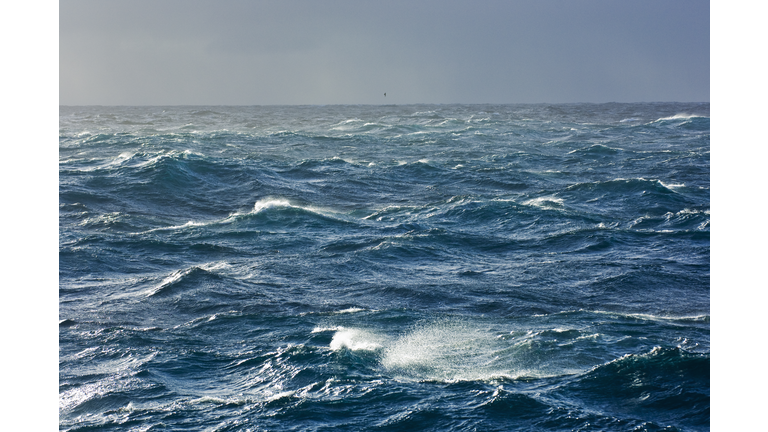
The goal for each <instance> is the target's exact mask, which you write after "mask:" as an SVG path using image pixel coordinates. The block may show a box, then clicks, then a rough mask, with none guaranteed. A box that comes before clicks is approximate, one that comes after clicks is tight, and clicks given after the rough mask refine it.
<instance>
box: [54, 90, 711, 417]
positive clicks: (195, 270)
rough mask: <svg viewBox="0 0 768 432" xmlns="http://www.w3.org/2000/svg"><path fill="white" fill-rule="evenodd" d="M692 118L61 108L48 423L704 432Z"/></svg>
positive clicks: (612, 107)
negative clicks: (55, 341) (54, 403)
mask: <svg viewBox="0 0 768 432" xmlns="http://www.w3.org/2000/svg"><path fill="white" fill-rule="evenodd" d="M709 314H710V118H709V103H637V104H613V103H611V104H540V105H382V106H371V105H360V106H353V105H347V106H251V107H225V106H207V107H202V106H173V107H159V106H158V107H154V106H153V107H67V106H62V107H60V109H59V383H58V388H59V427H60V429H61V430H62V431H86V430H99V431H156V430H157V431H189V430H200V431H245V430H251V431H291V430H293V431H369V430H370V431H373V430H376V431H379V430H380V431H412V430H420V431H517V430H519V431H708V430H709V428H710V426H709V422H710V315H709Z"/></svg>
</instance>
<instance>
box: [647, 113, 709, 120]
mask: <svg viewBox="0 0 768 432" xmlns="http://www.w3.org/2000/svg"><path fill="white" fill-rule="evenodd" d="M693 118H706V119H708V118H709V116H705V115H701V114H675V115H673V116H669V117H662V118H660V119H657V120H655V121H657V122H659V121H665V120H690V119H693Z"/></svg>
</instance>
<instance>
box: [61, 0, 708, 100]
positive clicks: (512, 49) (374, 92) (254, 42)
mask: <svg viewBox="0 0 768 432" xmlns="http://www.w3.org/2000/svg"><path fill="white" fill-rule="evenodd" d="M709 62H710V59H709V2H707V1H691V0H677V1H667V0H664V1H657V0H642V1H635V0H627V1H609V0H579V1H564V0H535V1H479V2H469V1H445V0H442V1H386V2H373V1H347V0H334V1H297V0H292V1H233V0H224V1H197V0H161V1H158V0H152V1H143V0H138V1H137V0H131V1H127V0H124V1H102V0H63V1H61V2H60V3H59V103H60V104H62V105H89V104H100V105H186V104H193V105H197V104H211V105H268V104H357V103H362V104H382V103H397V104H406V103H535V102H552V103H557V102H611V101H615V102H643V101H679V102H708V101H709V79H710V73H709ZM384 92H386V93H387V96H386V98H385V97H384Z"/></svg>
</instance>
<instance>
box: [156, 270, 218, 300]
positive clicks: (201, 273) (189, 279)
mask: <svg viewBox="0 0 768 432" xmlns="http://www.w3.org/2000/svg"><path fill="white" fill-rule="evenodd" d="M227 266H228V264H227V263H225V262H212V263H208V264H204V265H201V266H192V267H189V268H186V269H182V270H176V271H174V272H173V273H171V274H170V275H168V276H166V277H165V278H164V279H163V280H162V281H161V282H160V283H159V284H158V285H156V286H154V287H152V288H150V289H148V290H145V291H144V292H143V294H144V296H145V297H158V296H164V295H169V294H173V293H176V292H177V291H179V290H183V289H184V288H185V287H186V285H190V284H191V285H193V286H194V285H196V284H199V283H200V282H201V281H203V280H212V281H213V282H218V281H219V280H220V279H221V278H220V277H219V275H218V274H216V273H215V272H214V270H218V269H221V268H224V267H227Z"/></svg>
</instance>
